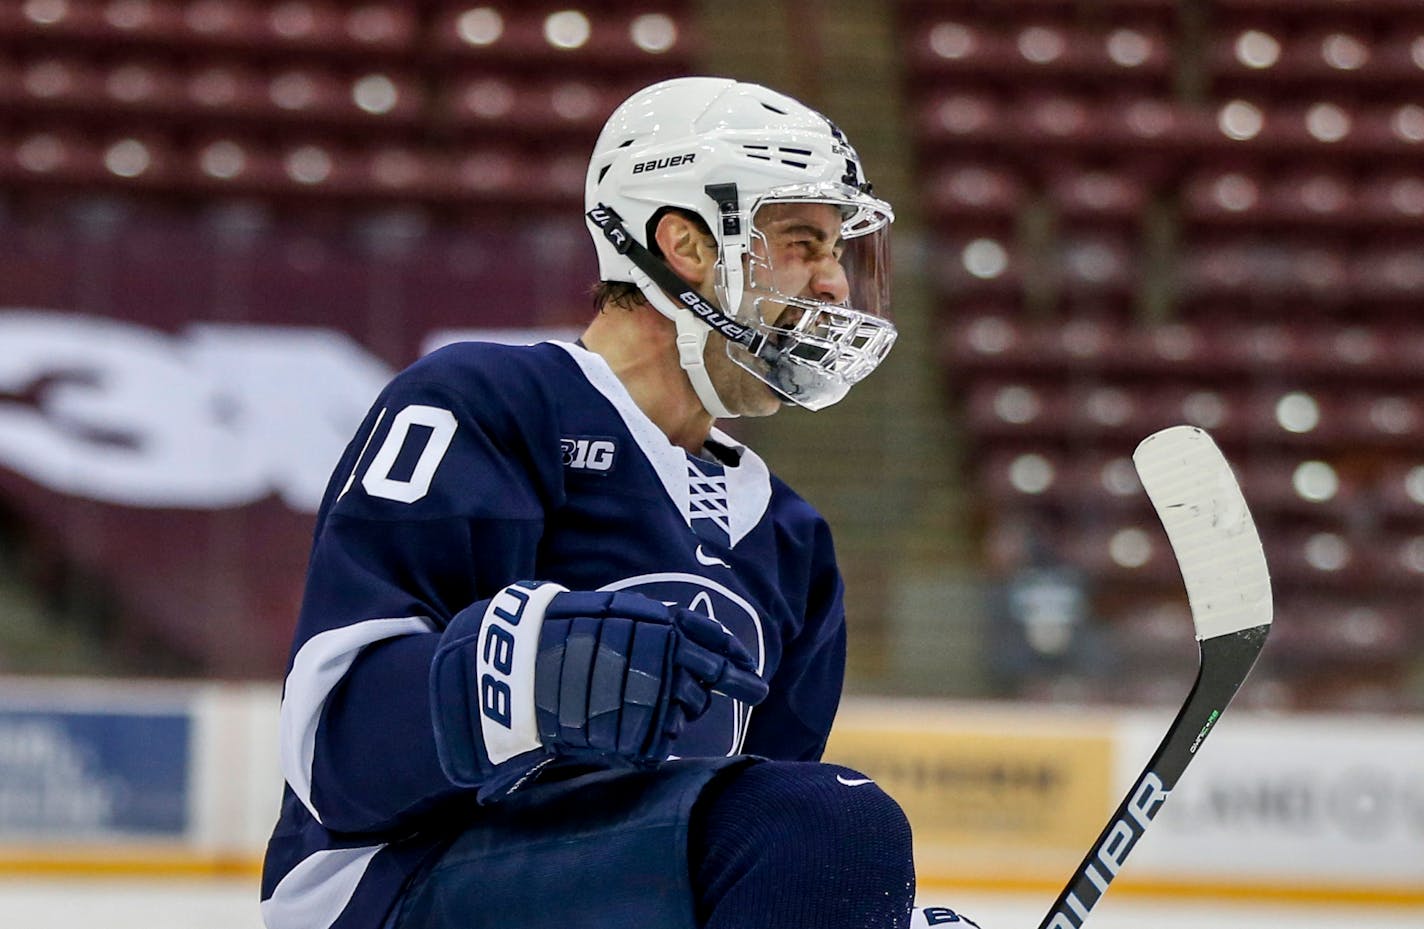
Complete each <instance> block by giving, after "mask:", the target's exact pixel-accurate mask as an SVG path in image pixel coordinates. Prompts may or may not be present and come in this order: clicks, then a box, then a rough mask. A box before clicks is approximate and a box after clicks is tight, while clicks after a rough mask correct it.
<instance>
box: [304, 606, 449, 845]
mask: <svg viewBox="0 0 1424 929" xmlns="http://www.w3.org/2000/svg"><path fill="white" fill-rule="evenodd" d="M433 629H434V626H433V625H432V624H431V622H430V620H428V619H426V618H425V617H423V616H406V617H403V618H400V619H368V620H365V621H363V622H359V623H353V624H352V625H350V626H342V627H341V628H339V629H329V630H327V631H326V632H322V633H320V634H318V635H314V636H312V637H311V638H310V639H307V641H306V642H305V644H303V645H302V647H301V648H300V649H298V650H297V656H296V658H295V659H293V661H292V670H291V671H290V672H289V673H288V674H287V682H286V686H285V687H284V688H283V689H282V712H281V717H280V720H279V722H278V733H279V746H280V757H281V761H282V776H283V777H285V778H286V779H287V783H288V784H290V785H291V788H292V791H293V792H294V793H295V794H296V795H297V797H298V799H300V800H301V801H302V804H303V805H304V806H305V807H306V808H307V809H308V810H310V811H311V814H312V816H314V817H316V820H317V822H321V814H320V813H318V812H317V810H316V808H315V807H313V806H312V799H311V791H312V759H313V757H314V756H315V754H316V727H317V723H318V722H319V721H320V720H321V710H322V707H323V706H325V705H326V698H327V697H329V696H330V695H331V692H332V690H334V689H335V688H336V685H337V684H339V683H340V682H341V678H342V677H343V676H344V675H345V674H346V671H347V669H349V668H350V667H351V663H352V662H353V661H355V660H356V655H357V653H359V652H360V651H361V649H362V648H364V647H365V646H367V645H370V644H371V643H372V642H379V641H381V640H382V639H391V638H395V637H396V636H401V635H410V634H412V633H417V632H430V631H432V630H433Z"/></svg>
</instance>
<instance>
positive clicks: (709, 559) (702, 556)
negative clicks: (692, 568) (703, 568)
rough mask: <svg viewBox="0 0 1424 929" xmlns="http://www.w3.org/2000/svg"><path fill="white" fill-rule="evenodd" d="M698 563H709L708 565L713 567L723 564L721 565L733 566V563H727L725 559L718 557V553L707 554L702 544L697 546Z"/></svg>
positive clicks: (725, 566)
mask: <svg viewBox="0 0 1424 929" xmlns="http://www.w3.org/2000/svg"><path fill="white" fill-rule="evenodd" d="M697 563H698V564H705V565H707V566H708V567H711V566H712V565H721V566H722V567H724V568H731V567H732V566H731V565H729V564H727V563H726V562H725V561H723V560H722V559H721V558H718V557H717V556H716V555H709V554H707V553H706V552H704V551H703V550H702V546H701V545H699V546H697Z"/></svg>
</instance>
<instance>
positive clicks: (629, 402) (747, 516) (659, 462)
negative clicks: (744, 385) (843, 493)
mask: <svg viewBox="0 0 1424 929" xmlns="http://www.w3.org/2000/svg"><path fill="white" fill-rule="evenodd" d="M552 344H554V345H557V346H558V347H559V348H562V349H563V350H564V351H566V352H568V353H569V356H570V357H572V358H573V360H574V361H575V362H577V364H578V366H579V369H580V370H582V371H583V375H584V377H586V378H587V379H588V382H589V383H590V384H592V385H593V387H594V389H596V390H597V391H598V392H599V393H601V394H603V396H604V399H606V400H607V401H608V402H609V403H611V404H613V408H614V409H615V410H617V411H618V415H619V416H620V417H621V418H622V420H623V425H624V426H625V427H626V428H627V429H628V432H629V433H630V434H631V435H632V436H633V439H634V441H636V442H637V443H638V448H639V450H641V451H642V453H643V456H644V457H645V458H647V459H648V462H649V463H650V464H651V465H652V466H653V470H654V471H655V472H657V475H658V480H659V481H661V482H662V485H663V490H664V491H666V492H667V495H668V497H669V498H670V499H671V500H672V502H673V505H674V506H676V507H677V510H678V512H679V513H681V514H682V515H683V518H684V519H685V520H687V524H688V526H691V525H692V511H691V491H690V489H689V488H688V483H687V453H686V452H684V451H683V450H682V449H681V448H679V447H678V446H676V445H673V444H672V442H670V441H668V437H667V436H666V435H664V434H663V431H662V430H661V429H659V428H658V427H657V425H656V424H655V423H654V422H653V421H652V420H651V419H649V418H648V416H647V414H646V413H644V412H643V411H642V410H641V409H639V407H638V405H637V404H636V403H635V402H633V397H632V396H631V395H630V394H629V393H628V390H627V388H625V387H624V386H623V382H622V381H620V380H618V375H616V374H614V373H613V369H612V368H610V367H609V366H608V362H606V361H604V360H603V357H602V356H601V355H597V354H595V353H594V352H591V351H589V350H588V349H586V348H580V347H579V346H577V345H574V344H573V343H571V342H554V343H552ZM712 437H713V438H714V439H716V440H717V441H718V442H720V443H722V444H723V445H727V446H729V447H732V448H736V449H738V450H739V451H740V452H741V454H742V458H741V462H740V463H739V464H737V465H734V466H731V467H728V468H726V469H725V472H726V475H727V503H728V506H729V508H730V511H731V512H730V514H729V515H730V528H729V530H728V533H727V534H728V535H729V536H730V538H731V543H732V545H736V544H737V543H738V542H740V541H741V540H742V539H743V538H744V537H745V536H746V534H747V533H749V532H751V531H752V530H753V529H754V528H756V525H757V524H758V523H759V522H761V519H762V517H763V516H765V515H766V509H767V507H768V506H769V505H770V504H771V474H770V472H769V471H768V470H767V467H766V462H764V461H762V460H761V458H759V457H758V456H757V455H756V454H755V453H753V452H752V451H751V449H749V448H747V447H746V446H744V445H741V444H739V443H738V442H737V441H735V440H734V439H732V438H731V437H729V436H728V435H726V434H725V433H723V432H721V431H719V430H716V429H714V430H712Z"/></svg>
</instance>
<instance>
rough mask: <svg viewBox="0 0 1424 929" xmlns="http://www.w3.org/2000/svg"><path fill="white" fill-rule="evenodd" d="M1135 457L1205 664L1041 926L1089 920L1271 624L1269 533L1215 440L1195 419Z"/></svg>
mask: <svg viewBox="0 0 1424 929" xmlns="http://www.w3.org/2000/svg"><path fill="white" fill-rule="evenodd" d="M1132 460H1133V463H1134V464H1135V465H1136V466H1137V473H1138V476H1139V477H1140V478H1141V479H1142V486H1143V487H1144V488H1145V489H1146V490H1147V496H1148V498H1149V499H1151V501H1152V507H1153V509H1155V510H1156V511H1157V517H1158V519H1160V520H1161V521H1162V527H1163V528H1164V529H1165V530H1166V531H1167V539H1168V540H1169V541H1170V542H1171V543H1172V550H1173V551H1174V552H1175V553H1176V556H1177V564H1178V567H1179V568H1180V569H1181V572H1182V580H1183V581H1185V582H1186V587H1187V602H1188V603H1189V604H1190V605H1191V611H1192V625H1193V626H1195V627H1196V637H1197V640H1198V642H1199V643H1200V650H1201V667H1200V668H1199V669H1198V671H1197V679H1196V683H1195V684H1193V685H1192V689H1191V693H1189V694H1188V695H1187V700H1186V703H1184V704H1183V705H1182V709H1181V711H1180V712H1178V713H1177V718H1176V719H1175V720H1174V721H1173V722H1172V725H1171V727H1170V728H1169V729H1168V730H1167V734H1166V735H1165V736H1163V738H1162V743H1161V744H1160V745H1158V746H1157V751H1156V752H1155V753H1154V754H1153V755H1152V758H1151V760H1150V761H1148V762H1147V767H1146V768H1145V769H1144V770H1143V772H1142V774H1141V775H1140V776H1139V777H1138V778H1137V782H1136V783H1135V784H1133V785H1132V789H1131V790H1129V791H1128V792H1127V796H1126V797H1125V798H1124V799H1123V801H1122V804H1121V805H1120V806H1119V807H1118V808H1117V812H1116V813H1114V814H1113V816H1112V818H1111V819H1110V820H1109V821H1108V825H1107V827H1106V828H1105V829H1103V832H1102V834H1101V835H1099V836H1098V839H1097V841H1096V842H1094V843H1093V847H1092V849H1091V850H1089V852H1088V854H1087V856H1086V857H1085V858H1084V859H1083V863H1082V864H1080V865H1079V866H1078V870H1077V871H1075V872H1073V877H1072V878H1071V879H1069V881H1068V885H1067V886H1066V887H1064V888H1063V892H1062V893H1060V894H1059V895H1058V899H1057V900H1055V901H1054V903H1053V906H1052V907H1051V908H1050V909H1049V911H1048V915H1047V916H1045V917H1044V918H1043V922H1041V923H1039V929H1077V927H1079V926H1081V925H1083V923H1084V921H1085V920H1087V918H1088V913H1089V911H1091V910H1092V908H1093V907H1094V906H1095V905H1096V904H1097V902H1098V901H1099V900H1101V899H1102V896H1103V894H1104V893H1105V892H1106V891H1107V889H1108V883H1109V882H1110V881H1112V879H1113V878H1114V877H1115V876H1116V875H1117V872H1118V870H1119V869H1120V868H1121V867H1122V863H1123V861H1124V860H1125V859H1126V858H1127V856H1128V853H1129V852H1131V851H1132V849H1133V847H1134V846H1135V845H1136V844H1137V840H1138V839H1140V838H1141V837H1142V834H1143V833H1144V832H1145V831H1146V830H1147V826H1148V824H1149V823H1151V822H1152V820H1153V818H1154V817H1156V815H1157V813H1158V811H1159V810H1161V808H1162V804H1163V803H1165V802H1166V800H1167V797H1168V795H1169V794H1170V793H1171V792H1172V789H1173V788H1174V787H1176V786H1177V779H1178V778H1180V777H1181V776H1182V772H1183V771H1184V770H1185V769H1186V767H1187V765H1188V764H1190V763H1191V760H1192V759H1193V758H1194V757H1196V751H1197V748H1198V746H1200V745H1201V743H1202V740H1203V739H1205V738H1206V737H1207V736H1208V735H1209V734H1210V733H1211V730H1212V727H1214V726H1215V725H1216V721H1217V720H1218V719H1219V718H1220V717H1221V714H1222V712H1223V711H1225V709H1226V705H1227V704H1228V703H1230V702H1231V698H1232V697H1234V696H1235V695H1236V691H1237V690H1239V689H1240V688H1241V684H1242V683H1243V682H1244V681H1245V680H1246V675H1247V674H1248V673H1249V672H1250V671H1251V666H1252V665H1254V664H1255V663H1256V658H1257V657H1258V656H1259V655H1260V654H1261V648H1262V646H1264V645H1265V644H1266V635H1267V634H1268V633H1269V632H1270V631H1271V579H1270V575H1269V574H1268V573H1267V570H1266V558H1265V555H1264V554H1263V553H1262V551H1261V539H1260V537H1259V536H1258V535H1257V534H1256V526H1255V523H1254V522H1252V520H1251V513H1250V511H1249V510H1247V509H1246V500H1245V499H1244V498H1243V497H1242V496H1241V488H1240V487H1238V486H1237V484H1236V478H1235V477H1234V476H1233V475H1232V473H1231V466H1230V465H1228V464H1227V463H1226V459H1225V458H1224V457H1222V454H1221V452H1220V450H1218V449H1217V447H1216V443H1215V442H1213V441H1212V440H1211V437H1210V436H1208V435H1207V434H1206V433H1205V432H1203V431H1202V430H1200V429H1197V428H1195V427H1193V426H1173V427H1172V428H1170V429H1164V430H1162V431H1161V432H1157V433H1154V434H1153V435H1150V436H1148V437H1147V438H1146V439H1144V440H1143V441H1142V444H1140V445H1139V446H1138V447H1137V451H1136V452H1134V453H1133V456H1132Z"/></svg>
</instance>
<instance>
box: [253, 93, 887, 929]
mask: <svg viewBox="0 0 1424 929" xmlns="http://www.w3.org/2000/svg"><path fill="white" fill-rule="evenodd" d="M586 207H587V221H588V224H589V229H590V231H591V233H592V235H593V238H594V242H595V247H596V249H597V253H598V262H599V270H600V275H601V277H602V281H603V282H602V284H600V287H599V291H598V295H597V303H598V305H599V312H598V313H597V315H596V317H595V318H594V320H593V322H592V323H591V324H590V325H589V327H588V329H587V331H586V333H585V334H584V336H583V338H582V339H581V340H580V341H579V343H577V344H564V343H544V344H540V345H535V346H530V347H517V348H516V347H505V346H496V345H488V344H479V343H463V344H457V345H454V346H450V347H448V348H446V349H442V350H440V351H438V352H435V353H433V354H431V355H429V356H427V357H426V358H424V359H422V360H421V361H419V362H417V363H416V364H415V365H413V366H412V367H410V368H409V369H407V370H406V371H404V372H403V373H401V374H400V375H398V376H397V377H396V378H395V379H394V380H393V381H392V383H391V384H390V385H389V386H388V387H387V389H386V390H385V391H384V392H383V393H382V394H381V396H380V397H379V398H378V399H377V401H376V403H375V404H374V406H373V407H372V409H371V411H370V414H369V415H368V416H367V418H366V420H365V422H364V423H363V424H362V425H361V427H360V430H359V432H358V433H357V435H356V436H355V437H354V439H353V440H352V442H351V444H350V446H349V447H348V448H347V451H346V454H345V456H344V457H343V458H342V460H341V462H340V464H339V465H338V467H337V469H336V471H335V473H334V475H333V477H332V480H331V484H330V486H329V488H328V490H327V493H326V497H325V499H324V501H323V504H322V506H321V509H320V512H319V513H318V516H317V528H316V537H315V542H314V545H313V548H312V553H311V564H310V570H309V576H308V581H307V588H306V594H305V598H304V601H303V604H302V610H301V616H300V620H299V624H298V628H297V633H296V638H295V642H294V645H293V652H292V658H291V664H290V670H289V673H288V675H287V678H286V682H285V689H284V694H283V702H282V712H281V759H282V766H283V772H284V775H285V778H286V790H285V795H284V803H283V807H282V813H281V818H280V821H279V822H278V825H277V828H276V830H275V832H274V834H273V836H272V839H271V842H270V845H269V847H268V852H267V858H266V865H265V869H264V874H263V885H262V912H263V917H264V920H265V922H266V925H267V926H268V927H269V929H327V927H331V929H416V927H419V929H483V927H499V929H546V927H547V929H553V927H559V929H630V927H632V929H699V927H706V929H740V927H745V929H752V927H755V929H903V927H905V926H907V925H908V924H909V919H910V908H911V903H912V900H913V896H914V872H913V865H912V860H911V849H910V831H909V826H908V823H907V821H906V819H905V816H904V814H903V813H902V811H901V810H900V808H899V807H898V806H897V805H896V804H895V802H894V801H893V800H892V799H891V798H890V797H888V796H887V795H886V794H885V793H884V792H883V791H882V790H881V789H880V788H879V787H878V786H877V785H876V784H875V783H874V782H873V781H871V780H870V779H869V778H866V777H865V776H864V775H862V774H860V773H859V772H856V771H852V770H849V769H846V768H843V767H838V766H835V765H830V764H824V763H821V762H819V758H820V756H821V753H822V750H823V748H824V746H825V743H826V738H827V734H828V732H829V730H830V727H831V722H832V718H833V716H834V714H835V711H836V706H837V702H838V700H839V697H840V691H841V682H842V675H843V669H844V660H845V641H846V638H845V625H844V616H843V608H842V599H841V580H840V576H839V574H838V572H837V568H836V563H835V556H834V554H833V551H832V547H831V539H830V535H829V532H828V530H827V527H826V525H825V523H824V521H823V520H822V519H821V517H820V516H819V515H818V514H817V513H816V512H815V510H813V509H812V508H811V507H810V506H809V505H808V504H807V503H806V502H805V501H803V500H802V499H801V498H800V497H798V496H797V495H796V494H795V493H794V492H793V491H791V490H790V489H789V488H788V487H787V486H786V485H785V484H783V483H781V482H780V481H778V480H777V479H776V478H775V477H774V476H772V475H771V474H770V473H769V472H768V470H767V467H766V465H765V464H764V463H763V462H762V460H761V459H760V458H758V457H757V456H756V454H755V453H753V452H752V451H751V450H750V449H748V448H745V447H743V446H742V445H739V444H738V443H737V442H736V441H734V440H733V439H731V438H730V437H728V436H727V435H726V434H724V433H723V432H721V431H719V430H718V429H717V428H715V425H714V421H715V420H716V419H718V418H722V417H730V416H738V415H750V416H761V415H767V414H770V413H772V412H774V411H776V410H777V409H778V408H779V407H780V406H782V405H783V404H787V403H794V404H798V405H800V406H803V407H807V408H809V409H821V408H823V407H825V406H828V405H830V404H832V403H835V402H836V401H837V400H839V399H840V398H841V397H843V396H844V395H845V393H846V391H847V390H849V389H850V387H851V386H852V385H853V384H854V383H856V382H857V381H858V380H860V379H861V378H863V377H865V376H866V375H867V374H869V373H870V372H871V371H872V370H873V369H874V368H875V367H876V365H878V364H879V363H880V362H881V361H882V360H883V359H884V358H885V356H886V354H887V352H888V351H889V350H890V347H891V345H892V343H893V342H894V340H895V329H894V327H893V325H892V324H891V323H890V322H889V321H888V319H887V318H886V311H887V306H888V303H887V284H888V280H887V277H888V272H889V267H888V260H887V258H888V256H887V251H886V237H887V234H888V230H889V226H890V223H891V220H892V214H891V209H890V207H889V205H888V204H886V203H885V202H883V201H881V200H879V199H877V198H876V197H874V196H873V195H872V193H871V189H870V185H869V184H868V183H867V182H866V180H865V177H864V175H863V173H862V169H861V164H860V160H859V158H858V157H857V155H856V153H855V151H854V150H853V149H852V148H851V146H850V145H849V144H848V143H847V141H846V140H845V138H844V136H843V135H842V133H841V132H840V130H838V129H837V128H836V127H835V125H833V124H832V123H830V122H829V121H828V120H826V119H825V118H824V117H823V116H821V115H820V114H818V113H816V112H814V111H812V110H810V109H808V108H807V107H805V106H803V105H802V104H800V103H798V102H797V101H795V100H793V99H790V98H788V97H786V96H783V95H781V94H778V93H775V92H773V91H770V90H768V89H766V88H764V87H760V86H757V85H754V84H746V83H737V82H734V81H730V80H721V79H714V78H683V79H678V80H673V81H668V82H664V83H661V84H657V85H654V86H652V87H649V88H646V89H644V90H643V91H640V92H639V93H637V94H635V95H634V96H633V97H631V98H630V99H629V100H628V101H627V102H625V103H624V104H623V105H622V106H621V107H620V108H619V109H618V110H617V111H616V112H615V113H614V114H613V116H612V117H611V118H610V119H609V121H608V123H607V125H606V126H605V128H604V130H603V132H602V134H601V135H600V137H599V139H598V142H597V145H596V147H595V150H594V153H593V157H592V160H591V163H590V165H589V170H588V180H587V187H586Z"/></svg>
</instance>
